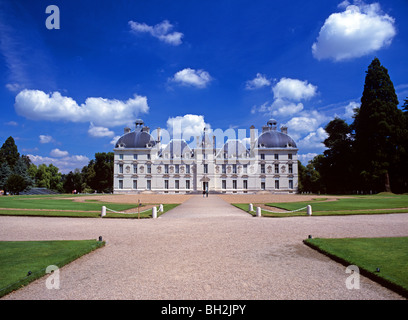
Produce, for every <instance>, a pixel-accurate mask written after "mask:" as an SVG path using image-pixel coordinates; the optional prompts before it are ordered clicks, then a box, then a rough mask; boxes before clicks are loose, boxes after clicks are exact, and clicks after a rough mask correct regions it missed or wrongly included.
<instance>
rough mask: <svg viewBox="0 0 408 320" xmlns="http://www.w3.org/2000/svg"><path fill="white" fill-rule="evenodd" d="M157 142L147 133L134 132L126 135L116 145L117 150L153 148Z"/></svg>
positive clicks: (141, 131)
mask: <svg viewBox="0 0 408 320" xmlns="http://www.w3.org/2000/svg"><path fill="white" fill-rule="evenodd" d="M155 145H156V141H155V140H154V139H153V137H152V135H151V134H150V133H148V132H147V131H143V130H140V131H133V132H129V133H126V134H124V135H123V136H121V137H120V138H119V140H118V141H117V142H116V144H115V148H152V147H154V146H155Z"/></svg>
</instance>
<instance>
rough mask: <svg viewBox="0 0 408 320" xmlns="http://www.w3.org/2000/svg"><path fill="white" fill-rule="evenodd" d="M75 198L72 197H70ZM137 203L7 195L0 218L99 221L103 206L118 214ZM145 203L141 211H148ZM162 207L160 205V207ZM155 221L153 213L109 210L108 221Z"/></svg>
mask: <svg viewBox="0 0 408 320" xmlns="http://www.w3.org/2000/svg"><path fill="white" fill-rule="evenodd" d="M70 197H72V195H70ZM137 205H138V204H137V203H123V204H122V203H106V202H102V201H99V200H92V199H91V200H87V201H85V202H77V201H74V200H73V199H65V197H63V195H56V196H49V195H48V196H42V197H39V196H4V197H0V215H8V216H11V215H19V216H41V217H75V218H98V217H100V215H101V209H102V206H105V207H107V208H109V209H112V210H114V211H118V212H121V211H125V210H129V209H134V208H137ZM146 205H148V204H143V206H142V207H140V211H144V210H145V206H146ZM177 205H178V204H164V205H163V212H157V215H158V216H160V215H161V214H163V213H165V212H167V211H168V210H171V209H173V208H174V207H176V206H177ZM157 206H158V205H156V207H157ZM139 216H140V218H151V217H152V210H151V209H150V210H147V211H145V212H141V213H140V215H139V214H137V213H134V214H127V213H126V214H122V213H114V212H111V211H107V214H106V216H105V217H104V218H138V217H139Z"/></svg>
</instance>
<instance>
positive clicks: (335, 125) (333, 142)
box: [319, 117, 354, 193]
mask: <svg viewBox="0 0 408 320" xmlns="http://www.w3.org/2000/svg"><path fill="white" fill-rule="evenodd" d="M324 129H325V130H326V132H327V134H328V137H327V138H326V139H325V140H324V142H323V143H324V145H325V146H326V147H327V149H326V150H325V151H324V153H323V155H324V156H323V157H321V158H319V161H320V165H319V173H320V175H321V178H322V181H321V182H322V184H323V185H324V186H325V189H326V190H327V192H329V193H347V192H349V191H350V190H352V188H353V186H354V185H353V148H352V143H353V140H352V130H351V128H350V126H349V125H348V124H347V123H346V122H345V121H344V120H343V119H340V118H337V117H336V118H335V119H334V120H332V121H330V122H329V123H328V124H327V125H326V127H325V128H324Z"/></svg>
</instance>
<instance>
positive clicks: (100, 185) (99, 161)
mask: <svg viewBox="0 0 408 320" xmlns="http://www.w3.org/2000/svg"><path fill="white" fill-rule="evenodd" d="M88 177H89V180H87V183H88V185H89V186H90V187H91V188H92V189H94V190H96V191H97V192H112V191H113V152H107V153H106V152H100V153H95V161H90V162H89V165H88Z"/></svg>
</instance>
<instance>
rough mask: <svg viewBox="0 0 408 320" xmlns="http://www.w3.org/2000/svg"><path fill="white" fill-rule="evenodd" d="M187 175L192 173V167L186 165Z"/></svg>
mask: <svg viewBox="0 0 408 320" xmlns="http://www.w3.org/2000/svg"><path fill="white" fill-rule="evenodd" d="M186 173H190V165H189V164H186Z"/></svg>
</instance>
